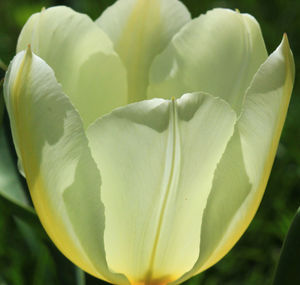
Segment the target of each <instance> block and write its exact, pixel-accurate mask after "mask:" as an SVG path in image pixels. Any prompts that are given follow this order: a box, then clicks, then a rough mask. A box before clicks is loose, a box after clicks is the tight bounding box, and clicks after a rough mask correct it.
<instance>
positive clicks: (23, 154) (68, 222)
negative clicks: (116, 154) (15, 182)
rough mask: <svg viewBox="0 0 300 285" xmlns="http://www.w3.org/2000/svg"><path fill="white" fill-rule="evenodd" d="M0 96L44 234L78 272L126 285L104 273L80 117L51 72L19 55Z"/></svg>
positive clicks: (95, 182) (96, 201) (98, 211)
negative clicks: (91, 224)
mask: <svg viewBox="0 0 300 285" xmlns="http://www.w3.org/2000/svg"><path fill="white" fill-rule="evenodd" d="M4 95H5V101H6V106H7V109H8V113H9V117H10V122H11V129H12V133H13V139H14V143H15V145H16V146H17V150H18V155H19V157H20V158H21V160H22V164H23V169H24V172H25V175H26V179H27V183H28V186H29V189H30V194H31V197H32V200H33V203H34V206H35V209H36V211H37V214H38V216H39V218H40V220H41V222H42V224H43V226H44V228H45V230H46V231H47V233H48V234H49V236H50V237H51V239H52V240H53V241H54V243H55V244H56V246H57V247H58V248H59V249H60V250H61V251H62V252H63V254H65V255H66V256H67V257H68V258H69V259H70V260H72V261H73V262H74V263H75V264H77V265H78V266H79V267H81V268H83V269H84V270H85V271H87V272H88V273H90V274H92V275H95V276H97V277H98V278H102V279H105V280H109V281H111V282H116V283H118V284H126V279H125V278H124V277H122V276H118V275H116V274H113V273H112V272H110V271H109V270H108V268H107V264H106V259H105V251H104V242H103V231H104V215H103V214H104V207H103V204H102V202H101V198H100V187H101V180H100V174H99V171H98V168H97V166H96V164H95V162H94V160H93V158H92V157H91V154H90V150H89V147H88V141H87V138H86V136H85V132H84V129H83V125H82V121H81V119H80V116H79V114H78V113H77V111H76V110H75V109H74V107H73V105H72V104H71V103H70V101H69V99H68V97H67V96H66V95H65V94H64V93H63V92H62V89H61V86H60V85H59V84H58V83H57V81H56V79H55V76H54V72H53V70H52V69H51V68H50V67H49V66H48V65H47V64H46V63H45V62H44V61H43V60H42V59H40V58H39V57H37V56H36V55H34V54H32V53H31V50H30V48H28V49H27V51H26V52H24V51H22V52H20V53H18V54H17V55H16V57H15V58H14V60H13V61H12V63H11V64H10V67H9V70H8V72H7V74H6V76H5V83H4ZM70 195H72V199H70ZM82 196H84V199H82ZM79 197H80V198H81V199H80V200H79ZM87 204H88V205H87ZM87 208H88V211H87ZM90 215H93V219H92V223H93V226H94V227H93V228H87V227H86V225H85V224H87V223H88V222H89V223H91V217H90Z"/></svg>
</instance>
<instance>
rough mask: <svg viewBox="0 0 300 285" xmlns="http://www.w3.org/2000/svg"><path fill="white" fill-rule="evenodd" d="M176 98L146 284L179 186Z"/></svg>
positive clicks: (178, 137)
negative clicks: (173, 191)
mask: <svg viewBox="0 0 300 285" xmlns="http://www.w3.org/2000/svg"><path fill="white" fill-rule="evenodd" d="M176 108H177V107H176V101H175V98H172V99H171V102H170V121H169V132H168V141H167V148H166V158H165V171H164V175H163V179H162V182H163V183H162V185H163V187H162V192H161V193H162V197H163V199H162V200H161V201H162V204H161V207H160V210H159V215H158V216H159V218H158V223H157V227H156V233H155V238H154V243H153V249H152V253H151V257H150V262H149V267H148V271H147V273H146V282H145V284H151V280H152V276H153V269H154V264H155V259H156V254H157V251H158V245H159V240H160V236H161V232H162V229H163V223H164V218H165V216H166V213H167V205H168V201H169V197H170V196H171V193H172V189H174V190H175V191H176V188H177V185H178V174H179V173H180V156H181V153H180V133H179V128H178V114H177V109H176Z"/></svg>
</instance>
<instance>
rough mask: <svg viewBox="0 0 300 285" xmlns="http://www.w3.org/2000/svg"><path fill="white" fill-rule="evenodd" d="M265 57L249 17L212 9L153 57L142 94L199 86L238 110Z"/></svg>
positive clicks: (184, 90)
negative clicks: (146, 90) (148, 80)
mask: <svg viewBox="0 0 300 285" xmlns="http://www.w3.org/2000/svg"><path fill="white" fill-rule="evenodd" d="M266 58H267V52H266V49H265V45H264V41H263V38H262V35H261V31H260V27H259V25H258V23H257V22H256V20H255V19H254V18H253V17H252V16H250V15H248V14H240V13H238V12H234V11H232V10H228V9H214V10H212V11H209V12H208V13H207V14H205V15H201V16H200V17H199V18H197V19H194V20H192V21H191V22H190V23H188V24H187V25H186V26H184V28H183V29H181V31H180V32H179V33H178V34H176V35H175V36H174V38H173V39H172V42H171V43H170V45H169V46H168V47H167V49H166V50H165V51H164V52H163V53H162V54H161V55H159V56H158V57H157V58H156V59H155V60H154V63H153V65H152V67H151V71H150V87H149V89H148V97H149V98H153V97H160V98H170V97H171V96H175V97H180V96H181V95H182V94H184V93H187V92H195V91H205V92H208V93H210V94H213V95H214V96H217V97H221V98H223V99H225V100H226V101H227V102H229V103H230V105H231V106H232V107H233V108H234V109H235V110H236V111H237V112H239V111H240V108H241V104H242V100H243V98H244V94H245V91H246V89H247V88H248V86H249V84H250V82H251V80H252V78H253V76H254V74H255V73H256V71H257V69H258V68H259V66H260V65H261V64H262V63H263V62H264V61H265V59H266Z"/></svg>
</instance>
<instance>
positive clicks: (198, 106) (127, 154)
mask: <svg viewBox="0 0 300 285" xmlns="http://www.w3.org/2000/svg"><path fill="white" fill-rule="evenodd" d="M235 120H236V115H235V112H234V111H233V110H232V109H231V108H230V106H229V105H228V104H227V103H226V102H225V101H223V100H220V99H217V98H214V97H212V96H210V95H207V94H186V95H185V96H183V97H182V98H181V99H178V100H176V101H175V100H171V101H170V100H162V99H153V100H149V101H143V102H140V103H135V104H132V105H128V106H127V107H123V108H121V109H118V110H115V111H113V112H112V113H111V114H110V115H107V116H104V117H103V118H101V119H100V120H98V121H96V122H95V124H93V125H92V126H91V127H90V128H89V129H88V138H89V141H90V145H91V150H92V156H93V157H94V159H95V161H96V163H97V165H98V167H99V169H100V171H101V177H102V183H103V184H102V199H103V203H104V204H105V217H106V221H107V224H106V228H105V233H104V238H105V248H106V253H107V260H108V264H109V266H110V267H111V269H112V270H113V271H116V272H121V273H124V274H125V275H126V276H127V277H128V278H129V279H130V281H132V283H137V282H138V281H139V282H142V283H143V282H145V284H148V283H149V282H150V281H149V280H152V279H153V280H161V283H165V282H166V281H173V280H176V279H177V278H179V277H180V276H181V275H182V274H184V273H185V272H186V271H188V270H189V269H190V268H191V267H192V266H193V264H194V263H195V261H196V259H197V256H198V252H199V239H200V229H201V222H202V215H203V211H204V208H205V206H206V201H207V198H208V195H209V192H210V188H211V183H212V180H213V174H214V171H215V168H216V166H217V163H218V162H219V160H220V159H221V156H222V154H223V152H224V150H225V147H226V144H227V142H228V141H229V139H230V137H231V135H232V133H233V129H234V124H235ZM178 225H180V227H178ZM187 232H189V238H188V239H187V236H186V233H187ZM120 236H121V237H122V239H121V240H120V239H119V237H120ZM170 237H171V238H170ZM120 252H122V253H123V254H122V255H120V254H119V253H120ZM169 272H170V273H172V274H169ZM164 281H165V282H164ZM147 282H148V283H147ZM150 283H151V282H150Z"/></svg>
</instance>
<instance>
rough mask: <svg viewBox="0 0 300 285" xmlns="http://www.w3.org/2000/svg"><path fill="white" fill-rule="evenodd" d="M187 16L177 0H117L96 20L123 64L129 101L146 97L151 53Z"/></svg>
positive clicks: (165, 43)
mask: <svg viewBox="0 0 300 285" xmlns="http://www.w3.org/2000/svg"><path fill="white" fill-rule="evenodd" d="M189 20H190V14H189V12H188V11H187V9H186V8H185V6H184V5H183V4H182V3H181V2H179V1H178V0H151V1H148V0H119V1H117V2H116V3H115V4H114V5H112V6H111V7H109V8H108V9H107V10H106V11H104V13H103V14H102V15H101V16H100V18H99V19H98V20H97V21H96V23H97V24H98V25H99V26H100V27H101V29H103V30H104V31H105V32H106V33H107V35H109V37H110V38H111V40H112V41H113V43H114V46H115V49H116V51H117V52H118V54H119V55H120V57H121V58H122V60H123V62H124V64H125V66H126V68H127V75H128V98H129V102H136V101H140V100H143V99H146V89H147V85H148V77H149V75H148V74H149V68H150V65H151V63H152V61H153V59H154V57H155V56H156V55H157V54H159V53H160V52H161V51H162V50H163V49H164V48H165V47H166V45H167V44H168V42H169V41H170V39H171V37H172V36H173V35H174V34H175V33H176V32H177V31H178V30H179V29H180V28H181V27H182V26H183V25H184V24H185V23H187V22H188V21H189Z"/></svg>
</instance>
